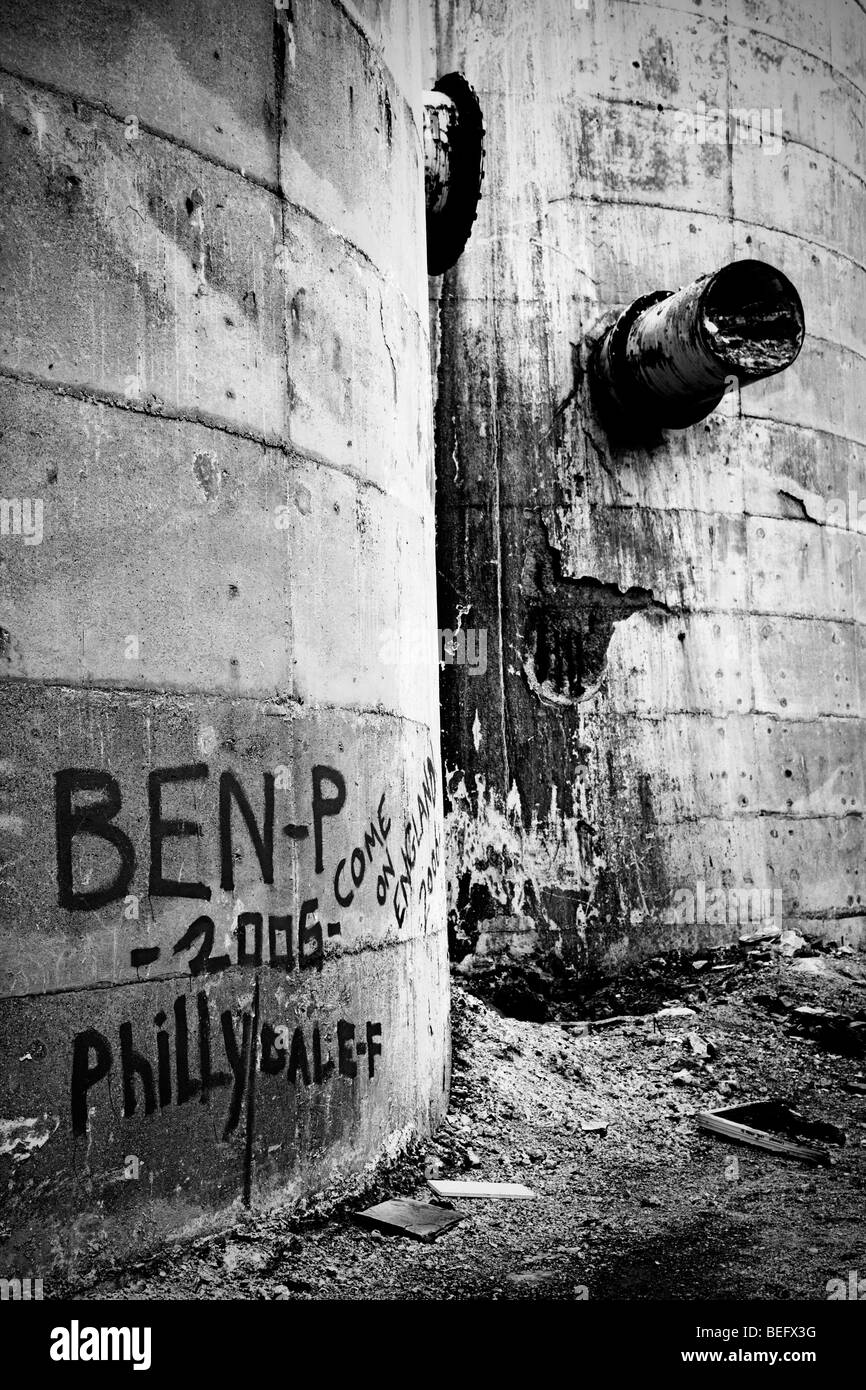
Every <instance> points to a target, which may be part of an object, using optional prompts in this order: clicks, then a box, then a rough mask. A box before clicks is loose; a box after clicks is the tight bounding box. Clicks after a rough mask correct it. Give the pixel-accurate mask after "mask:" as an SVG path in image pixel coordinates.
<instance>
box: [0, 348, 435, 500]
mask: <svg viewBox="0 0 866 1390" xmlns="http://www.w3.org/2000/svg"><path fill="white" fill-rule="evenodd" d="M0 377H5V378H6V379H7V380H9V381H15V382H18V383H19V384H20V385H22V386H32V387H35V388H36V389H37V390H41V391H47V392H48V393H49V395H53V396H58V397H63V396H66V397H69V398H71V399H72V400H77V401H87V402H89V403H90V404H92V405H101V406H105V407H106V408H107V409H109V410H128V411H131V412H132V413H133V414H136V415H146V416H147V417H148V419H150V420H166V421H168V422H169V423H171V424H184V425H194V426H196V427H197V428H199V429H205V430H214V431H215V432H217V433H219V434H228V435H231V437H232V438H234V439H245V440H246V441H247V442H248V443H250V444H258V445H259V446H260V447H261V448H263V449H271V450H273V451H274V452H275V453H281V454H284V455H286V456H289V457H290V456H292V455H295V456H296V457H297V458H298V459H302V460H305V461H306V462H307V463H312V464H314V465H315V466H316V467H317V468H327V469H330V470H331V471H332V472H334V473H341V474H342V475H343V476H344V477H346V478H351V479H352V480H353V481H354V482H356V483H358V484H359V485H360V486H361V487H367V488H372V489H373V490H374V492H379V493H381V494H382V496H383V497H388V498H390V499H392V500H394V494H393V493H392V492H391V491H390V489H389V488H387V487H386V486H385V485H384V483H380V482H377V481H376V479H375V478H368V477H366V476H365V475H364V474H363V473H361V472H360V471H359V470H358V469H355V468H350V467H348V466H347V465H346V464H342V463H334V462H333V461H332V460H331V459H327V458H324V457H323V456H322V455H321V454H317V453H315V452H314V451H313V450H312V449H307V448H305V447H304V446H303V445H301V444H294V443H293V442H292V441H291V440H290V439H281V438H280V437H279V436H278V435H267V434H259V433H258V432H257V431H255V430H251V429H245V428H244V427H243V426H242V425H234V424H232V423H231V422H230V421H226V420H221V419H220V418H219V416H212V415H210V414H209V413H208V412H207V411H199V410H183V409H182V408H180V407H178V406H173V405H166V404H164V403H163V404H161V405H160V406H159V408H158V409H157V408H154V407H150V408H148V405H147V403H146V402H141V401H134V400H130V399H129V398H128V397H126V396H123V395H121V393H120V392H119V391H111V390H109V389H107V388H106V387H102V386H78V385H72V384H67V383H64V382H62V381H46V380H45V378H44V377H40V376H38V375H37V374H36V373H35V372H22V371H17V370H16V369H15V368H13V367H8V366H6V365H5V363H2V362H0ZM397 500H399V499H397ZM415 515H418V516H421V515H422V513H421V512H418V513H415Z"/></svg>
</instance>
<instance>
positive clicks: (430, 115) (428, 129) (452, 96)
mask: <svg viewBox="0 0 866 1390" xmlns="http://www.w3.org/2000/svg"><path fill="white" fill-rule="evenodd" d="M483 178H484V119H483V117H482V114H481V107H480V105H479V103H478V98H477V97H476V95H475V92H474V91H473V89H472V87H470V85H469V83H468V82H467V81H466V78H465V77H463V76H462V74H461V73H459V72H451V73H448V74H446V76H445V77H440V78H439V80H438V81H437V82H436V85H435V87H434V88H433V90H432V91H431V92H425V93H424V196H425V201H426V206H427V274H428V275H441V274H442V273H443V272H444V271H446V270H448V269H449V268H450V267H451V266H452V265H454V262H455V261H456V260H457V259H458V258H459V257H460V256H461V255H462V253H463V249H464V247H465V246H466V243H467V241H468V240H469V234H470V232H471V230H472V224H473V222H474V221H475V216H476V213H477V210H478V203H479V200H480V198H481V184H482V180H483Z"/></svg>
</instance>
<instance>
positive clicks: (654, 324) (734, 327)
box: [590, 260, 805, 434]
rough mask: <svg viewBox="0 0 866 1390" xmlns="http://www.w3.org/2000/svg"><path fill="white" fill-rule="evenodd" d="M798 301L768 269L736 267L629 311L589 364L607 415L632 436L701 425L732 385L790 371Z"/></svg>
mask: <svg viewBox="0 0 866 1390" xmlns="http://www.w3.org/2000/svg"><path fill="white" fill-rule="evenodd" d="M804 335H805V322H804V317H803V305H802V303H801V302H800V296H799V295H798V293H797V291H796V289H795V288H794V286H793V285H792V284H791V282H790V280H789V279H788V278H787V276H785V275H783V274H782V272H781V271H779V270H776V269H775V267H773V266H771V265H767V264H765V263H764V262H763V261H749V260H744V261H733V262H732V263H731V264H730V265H726V266H724V267H723V268H722V269H721V270H718V271H716V272H715V273H714V274H712V275H704V276H702V277H701V278H700V279H699V280H695V281H693V282H692V284H690V285H686V286H685V287H684V288H683V289H680V290H677V291H676V292H671V291H669V290H657V291H655V292H654V293H653V294H649V295H644V296H643V297H642V298H641V299H637V300H635V301H634V303H633V304H631V305H629V307H628V308H627V309H625V310H624V311H623V312H622V313H621V314H620V316H619V318H618V319H617V320H616V322H615V323H614V324H613V325H612V326H611V328H609V329H608V330H607V332H606V333H605V334H604V336H603V337H602V339H601V341H600V343H599V345H598V347H597V349H596V351H595V353H594V354H593V357H592V361H591V364H590V372H591V378H592V384H593V389H594V394H595V396H596V399H597V401H598V403H599V407H600V410H601V413H602V414H603V415H606V416H607V417H608V419H609V420H610V421H612V422H614V421H617V422H620V423H625V424H627V426H628V432H629V433H631V434H635V433H640V432H646V431H647V430H654V429H659V428H661V429H683V428H685V427H686V426H687V425H693V424H695V423H696V422H697V421H698V420H703V419H704V417H705V416H707V415H709V414H710V412H711V411H712V410H714V409H715V408H716V406H717V405H718V404H719V402H720V401H721V399H722V397H723V396H724V394H725V392H726V391H727V390H728V389H730V387H731V386H733V385H734V384H737V385H739V386H741V387H742V386H747V385H749V383H750V382H753V381H760V380H761V379H762V378H763V377H767V376H773V375H774V374H775V373H776V372H781V371H784V369H785V368H786V367H789V366H790V365H791V363H792V362H793V361H794V360H795V358H796V357H797V354H798V353H799V351H800V348H801V347H802V345H803V338H804Z"/></svg>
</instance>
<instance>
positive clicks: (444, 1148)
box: [67, 953, 866, 1300]
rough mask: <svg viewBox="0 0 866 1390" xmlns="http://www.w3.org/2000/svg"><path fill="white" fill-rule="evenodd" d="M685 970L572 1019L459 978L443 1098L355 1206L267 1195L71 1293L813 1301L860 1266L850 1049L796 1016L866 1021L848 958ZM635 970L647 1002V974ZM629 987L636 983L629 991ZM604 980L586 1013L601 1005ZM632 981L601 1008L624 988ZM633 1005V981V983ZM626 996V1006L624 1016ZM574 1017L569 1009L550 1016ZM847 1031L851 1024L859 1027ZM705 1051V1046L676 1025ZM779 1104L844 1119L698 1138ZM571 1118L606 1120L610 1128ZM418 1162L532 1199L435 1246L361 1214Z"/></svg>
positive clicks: (865, 1173)
mask: <svg viewBox="0 0 866 1390" xmlns="http://www.w3.org/2000/svg"><path fill="white" fill-rule="evenodd" d="M705 970H706V971H708V972H709V973H701V974H700V975H698V974H696V973H695V971H694V968H693V966H692V965H691V963H689V962H685V963H682V962H681V963H678V964H677V966H676V968H673V967H670V968H669V966H668V965H667V964H666V963H665V962H659V964H658V969H657V970H656V972H655V975H654V993H655V998H654V1000H653V1004H652V1005H651V1006H653V1007H654V1008H655V1010H656V1011H658V1010H660V1009H663V1008H664V1006H665V1005H673V1006H676V1007H677V1008H683V1007H689V1008H691V1009H693V1010H694V1016H693V1017H679V1016H676V1015H675V1016H673V1017H662V1018H658V1017H657V1016H655V1015H654V1014H646V1016H644V1017H642V1018H640V1019H638V1020H636V1021H634V1022H625V1023H622V1024H614V1025H612V1026H609V1027H605V1028H603V1029H601V1030H599V1031H593V1032H589V1033H584V1034H581V1033H579V1032H575V1031H574V1030H569V1029H566V1028H564V1027H563V1026H562V1023H561V1022H548V1023H533V1022H526V1021H521V1020H518V1019H514V1018H508V1017H504V1016H503V1015H502V1014H500V1013H498V1012H497V1011H496V1010H495V1009H493V1008H491V1007H490V1006H489V1005H488V1004H486V1003H484V1002H482V1000H480V999H479V998H476V997H474V996H473V995H472V994H470V993H469V992H468V991H467V988H466V986H465V984H464V983H463V981H462V980H459V979H455V983H454V996H453V1033H454V1075H453V1091H452V1101H451V1104H452V1109H451V1111H450V1112H449V1114H448V1117H447V1120H446V1122H445V1124H444V1125H443V1126H442V1127H441V1129H440V1131H439V1133H438V1134H437V1136H436V1138H435V1140H433V1141H431V1142H428V1143H427V1144H426V1145H425V1146H424V1147H423V1148H422V1147H418V1148H416V1149H415V1150H413V1151H412V1152H410V1153H409V1154H408V1155H406V1156H405V1157H404V1158H403V1159H401V1161H400V1162H399V1163H398V1164H396V1165H395V1166H393V1167H392V1168H391V1169H390V1170H389V1171H387V1172H385V1173H383V1174H382V1175H381V1176H380V1178H379V1180H378V1182H377V1183H376V1184H374V1185H373V1186H372V1187H371V1189H370V1190H369V1191H368V1192H367V1194H366V1197H365V1200H363V1201H361V1200H359V1199H357V1198H355V1199H354V1200H353V1201H351V1202H350V1203H348V1204H346V1203H344V1204H343V1205H342V1206H336V1207H332V1209H331V1210H330V1212H327V1211H325V1210H320V1211H318V1212H314V1213H313V1214H312V1215H310V1216H308V1217H307V1218H306V1219H303V1220H302V1219H298V1218H297V1216H293V1215H289V1214H287V1213H285V1212H280V1211H279V1210H270V1211H269V1212H267V1213H265V1214H260V1215H257V1216H251V1217H248V1218H246V1219H245V1220H243V1221H242V1222H240V1223H239V1224H237V1225H236V1226H235V1227H233V1228H232V1229H231V1230H229V1231H224V1232H222V1233H221V1234H219V1235H217V1236H212V1237H210V1238H208V1239H206V1240H202V1241H198V1242H196V1243H195V1244H189V1243H188V1244H181V1245H178V1246H174V1247H172V1248H171V1249H170V1250H168V1251H166V1252H163V1254H162V1255H160V1256H157V1257H155V1258H152V1259H149V1260H148V1261H146V1262H143V1263H142V1264H140V1265H137V1266H135V1267H127V1268H125V1269H123V1270H117V1271H113V1272H110V1273H105V1272H103V1273H102V1275H101V1276H99V1277H96V1276H95V1275H93V1274H91V1275H90V1276H89V1277H88V1278H87V1279H86V1280H84V1281H81V1282H79V1284H78V1285H77V1287H76V1288H75V1289H74V1290H67V1291H69V1292H73V1293H74V1294H77V1295H78V1296H80V1297H85V1298H121V1299H123V1298H143V1299H151V1298H177V1299H188V1298H204V1299H231V1298H245V1299H246V1298H262V1299H335V1298H339V1299H371V1298H372V1299H436V1300H440V1299H472V1298H496V1299H500V1298H505V1299H527V1298H531V1299H539V1300H575V1299H578V1300H583V1299H585V1298H588V1299H589V1300H592V1299H594V1298H601V1299H624V1300H635V1299H648V1300H651V1299H684V1300H687V1299H723V1298H733V1299H746V1300H750V1299H772V1300H783V1299H793V1298H797V1299H809V1300H823V1299H826V1297H827V1281H828V1280H830V1279H836V1278H841V1279H843V1280H845V1281H846V1282H847V1279H848V1272H849V1271H850V1270H859V1271H862V1272H863V1274H864V1275H866V1242H864V1236H863V1224H862V1214H863V1190H864V1185H866V1096H862V1095H857V1094H851V1093H849V1092H847V1091H846V1090H845V1089H844V1083H846V1082H852V1081H857V1080H859V1081H861V1082H862V1081H863V1079H864V1058H863V1055H862V1050H861V1049H862V1043H860V1044H856V1045H855V1044H853V1043H851V1041H850V1040H849V1039H848V1037H847V1035H846V1036H845V1038H843V1040H842V1042H841V1043H837V1042H834V1043H833V1046H834V1047H837V1048H838V1047H842V1048H845V1049H847V1053H848V1054H849V1055H846V1051H845V1050H841V1051H840V1050H836V1051H834V1050H830V1048H829V1047H828V1045H827V1042H826V1040H822V1039H816V1038H815V1037H807V1036H804V1035H803V1034H802V1031H801V1030H800V1029H799V1028H798V1027H797V1026H796V1025H795V1024H794V1023H793V1022H792V1018H791V1013H790V1010H791V1008H792V1007H794V1006H800V1005H803V1004H811V1005H820V1006H823V1007H827V1008H831V1009H834V1010H838V1011H841V1012H844V1013H846V1014H848V1015H850V1016H852V1017H854V1018H855V1019H856V1018H858V1017H859V1018H860V1019H866V1013H864V1012H863V1011H864V1008H866V964H864V962H863V957H862V956H861V957H853V958H852V957H846V956H838V955H835V954H834V953H825V954H822V955H819V956H813V957H807V958H801V959H794V960H782V959H781V958H779V957H778V956H776V955H773V954H770V956H769V959H764V960H761V959H758V960H749V961H747V962H745V963H741V964H737V965H736V966H735V967H734V968H733V969H728V970H724V969H722V970H718V971H717V970H713V968H712V964H708V965H707V967H705ZM634 979H635V981H638V980H639V981H640V986H639V994H640V1001H641V1005H640V1006H641V1008H642V1009H645V1008H647V1007H648V998H647V972H646V970H644V971H643V972H642V973H641V975H640V976H637V975H636V976H635V977H634ZM636 988H637V986H636ZM609 994H610V992H609V991H608V993H607V995H605V994H602V995H601V996H600V997H599V998H600V1001H601V1002H600V1003H599V1001H596V1004H597V1007H595V1008H593V1007H592V1001H590V1005H589V1007H587V1004H586V1001H583V1004H582V1006H581V1007H582V1010H583V1012H582V1016H583V1017H587V1016H592V1015H593V1014H595V1015H598V1014H599V1013H604V1012H605V1011H606V1012H608V1013H610V1012H612V1011H613V1010H612V1009H611V1006H610V1003H609ZM629 997H630V995H629V983H628V981H627V980H626V981H624V982H618V984H617V988H616V1002H617V1005H619V1006H620V1007H622V1005H623V1004H625V1005H626V1008H627V1006H628V1003H629ZM631 997H632V998H633V999H634V998H636V997H637V994H633V995H632V996H631ZM623 1011H626V1010H625V1009H624V1010H623ZM560 1012H567V1010H560ZM861 1031H862V1030H861ZM690 1034H692V1035H697V1037H698V1039H702V1040H703V1041H705V1042H709V1043H710V1044H711V1048H710V1050H711V1051H713V1052H714V1055H713V1056H712V1057H711V1058H710V1059H706V1058H702V1057H700V1056H699V1055H698V1054H697V1053H696V1052H695V1050H694V1047H693V1042H691V1041H690V1040H689V1035H690ZM767 1097H772V1098H781V1099H783V1100H784V1101H786V1102H787V1103H793V1104H796V1106H797V1108H798V1109H799V1110H800V1111H801V1112H802V1113H804V1114H806V1115H807V1116H809V1117H811V1118H813V1119H821V1120H826V1121H830V1122H832V1123H833V1124H835V1125H839V1126H841V1127H842V1128H843V1129H844V1130H845V1131H846V1134H847V1143H846V1144H845V1145H844V1146H839V1145H829V1146H828V1147H830V1149H831V1152H832V1154H833V1159H832V1164H831V1166H829V1167H819V1168H813V1167H808V1166H806V1165H805V1164H803V1163H802V1162H800V1161H796V1160H793V1159H789V1158H782V1157H778V1156H775V1155H772V1154H768V1153H763V1152H760V1151H758V1150H755V1149H752V1148H747V1147H744V1146H741V1145H733V1144H730V1143H728V1142H725V1141H722V1140H719V1139H716V1138H714V1137H712V1136H710V1135H707V1134H704V1133H702V1132H700V1131H699V1129H698V1127H697V1124H696V1121H695V1119H694V1114H695V1111H696V1110H698V1109H701V1108H709V1107H713V1106H720V1105H726V1104H728V1105H730V1104H734V1103H736V1102H744V1101H747V1100H751V1099H754V1098H767ZM584 1121H604V1122H605V1123H606V1125H607V1131H606V1133H605V1134H590V1133H585V1132H584V1131H583V1129H582V1127H581V1122H584ZM425 1172H426V1173H427V1174H428V1175H431V1174H435V1175H438V1176H442V1177H456V1178H463V1179H467V1178H485V1179H500V1180H508V1181H519V1182H523V1183H526V1184H528V1185H529V1186H531V1187H532V1188H533V1190H534V1192H535V1194H536V1195H535V1197H534V1198H533V1199H532V1200H475V1201H469V1200H462V1201H459V1202H457V1203H456V1204H455V1205H456V1206H457V1208H458V1209H459V1210H460V1211H461V1212H462V1213H463V1214H464V1216H465V1219H464V1220H463V1221H462V1222H461V1224H460V1225H458V1226H457V1227H455V1228H454V1229H452V1230H450V1231H448V1232H446V1233H445V1234H444V1235H442V1236H441V1237H440V1238H439V1239H438V1240H437V1241H436V1242H435V1243H433V1244H430V1245H428V1244H423V1243H420V1242H418V1241H415V1240H411V1239H408V1238H406V1237H402V1236H396V1237H395V1236H386V1235H381V1234H379V1233H378V1232H374V1231H367V1230H364V1229H362V1228H361V1227H359V1226H358V1225H357V1224H356V1223H355V1221H354V1217H353V1211H354V1210H358V1209H361V1208H362V1207H363V1206H365V1205H367V1204H368V1203H369V1202H370V1201H374V1200H382V1199H383V1198H384V1197H386V1196H414V1197H417V1198H421V1199H423V1200H428V1199H429V1198H430V1195H431V1194H430V1192H429V1190H428V1189H427V1188H426V1185H425V1182H424V1175H425Z"/></svg>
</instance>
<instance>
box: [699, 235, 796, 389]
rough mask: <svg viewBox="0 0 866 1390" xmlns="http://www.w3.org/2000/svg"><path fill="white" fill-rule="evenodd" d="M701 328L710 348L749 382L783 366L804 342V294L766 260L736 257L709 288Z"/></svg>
mask: <svg viewBox="0 0 866 1390" xmlns="http://www.w3.org/2000/svg"><path fill="white" fill-rule="evenodd" d="M701 330H702V335H703V338H704V342H705V344H706V346H707V348H708V349H709V350H710V351H711V352H712V353H713V354H714V356H716V357H718V358H719V360H720V361H721V362H722V363H723V364H724V366H725V367H726V368H727V369H728V370H729V371H730V372H732V373H733V374H734V375H735V376H737V377H738V378H739V380H740V382H741V384H744V383H746V382H750V381H756V380H758V379H759V378H760V377H764V376H770V375H772V374H773V373H774V372H781V371H784V370H785V368H786V367H789V366H790V365H791V363H792V362H793V361H794V359H795V358H796V356H797V354H798V352H799V351H800V348H801V347H802V345H803V338H804V335H805V320H804V317H803V305H802V303H801V301H800V296H799V295H798V293H797V291H796V290H795V288H794V286H793V285H792V284H791V281H790V280H789V279H788V278H787V276H786V275H783V274H782V273H781V271H779V270H776V269H775V267H773V266H771V265H766V264H765V263H764V262H763V261H735V262H734V263H733V264H732V265H726V266H724V267H723V269H722V270H719V271H717V273H716V274H715V275H713V276H712V277H711V279H710V281H709V283H708V285H707V287H706V289H705V291H704V295H703V303H702V306H701Z"/></svg>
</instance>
